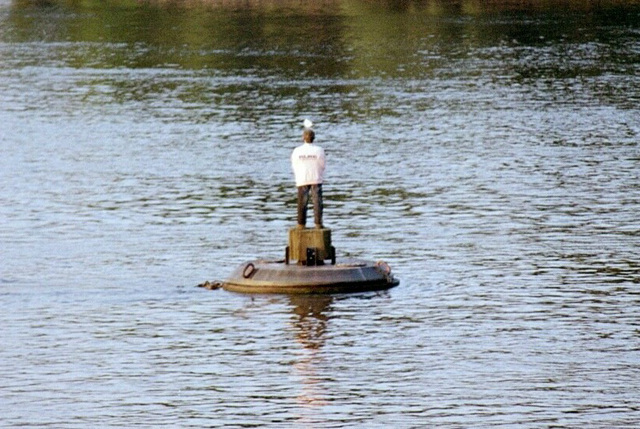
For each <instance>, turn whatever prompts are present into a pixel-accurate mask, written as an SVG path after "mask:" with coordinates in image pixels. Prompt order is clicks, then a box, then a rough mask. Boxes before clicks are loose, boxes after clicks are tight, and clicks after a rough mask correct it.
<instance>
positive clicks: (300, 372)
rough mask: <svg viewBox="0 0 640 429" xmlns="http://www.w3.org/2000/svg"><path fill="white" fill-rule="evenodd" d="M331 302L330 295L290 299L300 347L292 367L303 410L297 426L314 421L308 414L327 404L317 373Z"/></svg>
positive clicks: (293, 323)
mask: <svg viewBox="0 0 640 429" xmlns="http://www.w3.org/2000/svg"><path fill="white" fill-rule="evenodd" d="M332 300H333V298H332V297H331V296H330V295H317V296H316V295H292V296H291V297H290V302H291V305H292V306H293V313H294V315H293V318H292V327H293V332H294V335H295V340H296V341H297V342H298V343H299V344H301V345H302V350H301V353H299V354H298V358H297V359H296V361H295V363H294V365H293V367H294V373H295V375H296V376H298V377H300V381H301V386H300V387H301V390H300V392H299V394H298V396H297V401H298V403H299V404H300V406H301V407H302V409H301V411H302V414H301V415H300V417H299V421H298V423H304V422H309V421H310V420H313V414H314V413H313V412H311V413H309V411H310V410H312V409H314V408H316V407H321V406H323V405H326V404H327V400H326V397H327V392H326V389H325V388H324V387H323V379H322V376H321V375H319V374H318V370H319V368H322V367H323V365H322V360H323V358H322V353H321V349H322V347H323V346H324V343H325V340H326V338H325V337H326V333H327V328H328V323H329V320H330V317H329V314H330V312H331V303H332ZM305 410H306V411H305Z"/></svg>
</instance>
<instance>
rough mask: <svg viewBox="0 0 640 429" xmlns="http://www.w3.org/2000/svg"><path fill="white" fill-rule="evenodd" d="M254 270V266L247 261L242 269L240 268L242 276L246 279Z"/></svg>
mask: <svg viewBox="0 0 640 429" xmlns="http://www.w3.org/2000/svg"><path fill="white" fill-rule="evenodd" d="M255 272H256V266H255V265H253V263H251V262H249V263H248V264H247V266H246V267H244V270H242V277H244V278H245V279H248V278H249V277H251V276H252V275H253V273H255Z"/></svg>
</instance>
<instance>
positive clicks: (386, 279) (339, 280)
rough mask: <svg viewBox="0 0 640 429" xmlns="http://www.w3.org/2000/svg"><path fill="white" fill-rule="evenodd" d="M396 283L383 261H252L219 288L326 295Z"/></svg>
mask: <svg viewBox="0 0 640 429" xmlns="http://www.w3.org/2000/svg"><path fill="white" fill-rule="evenodd" d="M399 283H400V282H399V281H398V280H397V279H395V278H394V276H393V275H392V274H391V269H390V268H389V266H388V265H387V264H386V263H385V262H367V261H360V260H344V261H336V263H335V264H332V265H328V264H327V265H314V266H306V265H297V264H286V263H285V262H284V261H264V260H256V261H251V262H245V263H244V264H242V265H240V266H239V267H238V268H237V269H236V270H235V271H234V272H233V273H232V274H231V276H230V277H229V278H228V279H227V280H226V281H225V282H223V283H222V288H223V289H225V290H228V291H232V292H242V293H282V294H330V293H349V292H364V291H375V290H385V289H390V288H392V287H394V286H397V285H398V284H399Z"/></svg>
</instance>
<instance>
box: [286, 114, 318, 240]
mask: <svg viewBox="0 0 640 429" xmlns="http://www.w3.org/2000/svg"><path fill="white" fill-rule="evenodd" d="M304 126H305V128H304V131H303V132H302V140H303V141H304V143H303V144H302V145H300V146H298V147H297V148H295V149H294V150H293V153H292V154H291V167H293V173H294V175H295V179H296V186H297V187H298V228H304V227H305V226H306V224H307V205H308V204H309V191H311V196H312V198H313V213H314V222H315V225H316V228H322V227H323V226H322V181H323V179H324V167H325V155H324V149H322V148H321V147H320V146H317V145H315V144H313V140H314V139H315V136H316V135H315V133H314V132H313V129H312V128H311V127H312V126H313V123H312V122H311V121H309V120H308V119H305V121H304Z"/></svg>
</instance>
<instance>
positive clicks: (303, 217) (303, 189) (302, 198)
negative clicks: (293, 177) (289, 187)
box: [298, 186, 310, 227]
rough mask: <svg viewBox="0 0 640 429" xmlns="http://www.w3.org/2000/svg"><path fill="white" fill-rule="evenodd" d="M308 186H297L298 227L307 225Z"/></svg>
mask: <svg viewBox="0 0 640 429" xmlns="http://www.w3.org/2000/svg"><path fill="white" fill-rule="evenodd" d="M309 188H310V186H298V226H302V227H304V226H305V225H306V224H307V205H308V204H309Z"/></svg>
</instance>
